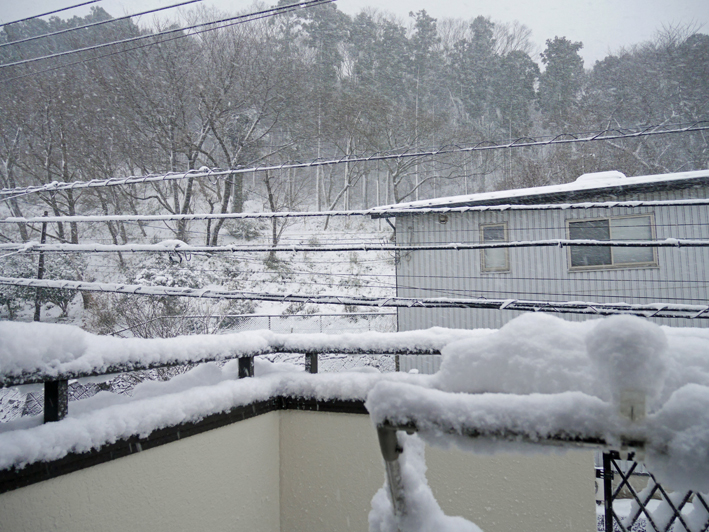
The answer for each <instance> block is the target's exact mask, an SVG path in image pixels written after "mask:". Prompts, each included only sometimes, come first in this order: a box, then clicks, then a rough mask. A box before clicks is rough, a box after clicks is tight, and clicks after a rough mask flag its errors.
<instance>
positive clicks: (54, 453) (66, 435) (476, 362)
mask: <svg viewBox="0 0 709 532" xmlns="http://www.w3.org/2000/svg"><path fill="white" fill-rule="evenodd" d="M275 348H278V349H283V350H286V351H287V350H288V349H294V350H320V351H327V349H333V350H337V351H343V352H347V351H348V350H350V351H355V350H358V349H364V350H368V351H371V352H386V351H388V350H392V349H399V350H401V349H404V350H405V349H413V348H419V349H421V348H425V349H440V350H441V352H442V354H443V362H442V364H441V369H440V371H439V372H438V373H437V374H435V375H419V374H415V373H379V372H377V371H372V370H370V371H350V372H342V373H328V374H318V375H311V374H308V373H305V372H303V371H302V367H299V366H296V365H293V364H274V363H272V362H269V361H268V360H261V359H259V358H257V359H256V361H255V362H256V363H255V368H256V376H255V377H254V378H249V379H237V378H236V377H237V373H238V363H237V361H236V360H232V361H230V362H227V363H226V364H224V365H223V367H220V366H219V365H218V364H216V363H214V362H209V363H205V364H202V365H200V366H197V367H195V368H194V369H192V370H190V371H189V372H187V373H185V374H182V375H180V376H178V377H175V378H174V379H172V380H171V381H168V382H144V383H141V384H139V385H138V386H136V388H135V390H134V394H133V396H132V397H128V396H122V395H114V394H110V393H107V392H100V393H98V394H97V395H95V396H94V397H91V398H89V399H84V400H82V401H77V402H73V403H72V404H71V407H70V411H69V415H68V417H67V418H66V419H64V420H62V421H61V422H58V423H51V424H46V425H42V424H41V420H40V418H39V417H34V418H21V419H17V420H14V421H10V422H7V423H3V424H2V425H0V469H5V468H8V467H11V466H13V465H14V466H19V467H21V466H23V465H25V464H28V463H33V462H36V461H49V460H54V459H58V458H61V457H63V456H66V454H67V453H70V452H84V451H88V450H90V449H94V448H97V447H100V446H101V445H104V444H106V443H111V442H115V441H117V440H119V439H122V438H127V437H129V436H132V435H135V434H137V435H140V436H146V435H148V434H149V433H151V432H152V431H154V430H156V429H159V428H163V427H167V426H174V425H177V424H180V423H185V422H191V421H192V422H193V421H198V420H200V419H202V418H204V417H205V416H208V415H211V414H214V413H218V412H224V411H227V410H229V409H231V408H234V407H236V406H240V405H246V404H249V403H252V402H254V401H260V400H267V399H269V398H270V397H274V396H290V397H304V398H313V399H318V400H331V399H340V400H353V399H358V400H364V399H366V403H365V404H366V407H367V409H368V410H369V412H370V415H371V418H372V421H373V422H374V423H380V422H382V421H384V420H385V419H386V420H389V421H391V422H394V423H402V424H403V423H409V422H413V423H415V425H416V426H417V428H418V430H419V435H420V437H421V438H422V439H423V440H424V441H426V442H427V443H432V444H435V445H444V446H448V445H450V444H451V443H455V444H456V445H459V446H461V447H463V448H466V449H473V450H475V451H478V452H499V451H501V450H508V451H517V452H519V451H521V452H525V453H526V452H539V451H540V449H542V446H539V445H537V444H536V443H535V442H539V441H543V440H545V439H548V438H557V439H558V438H560V437H561V438H566V439H567V440H568V439H573V438H580V439H589V438H598V439H602V440H605V441H607V442H609V443H610V444H612V445H614V446H615V447H616V448H619V447H620V445H621V444H622V442H623V441H628V440H632V441H644V442H645V448H644V451H645V457H646V459H645V464H646V466H647V468H648V469H649V470H650V471H652V472H653V473H654V474H655V475H656V476H657V477H658V479H659V480H660V481H661V482H662V483H663V484H666V485H667V486H669V487H671V488H675V489H684V490H690V489H691V490H695V491H702V492H707V491H709V356H707V354H708V353H709V331H707V330H703V329H679V328H671V327H660V326H657V325H655V324H652V323H651V322H649V321H647V320H644V319H642V318H638V317H633V316H614V317H610V318H605V319H598V320H589V321H586V322H567V321H564V320H562V319H560V318H557V317H554V316H551V315H548V314H541V313H540V314H535V313H531V314H526V315H522V316H520V317H518V318H516V319H514V320H512V321H510V322H509V323H508V324H507V325H505V326H504V327H502V328H501V329H499V330H496V331H489V330H478V331H456V330H449V329H441V328H435V329H430V330H427V331H415V332H406V333H374V332H371V333H358V334H334V335H327V334H314V335H305V334H276V333H272V332H270V331H249V332H245V333H238V334H224V335H205V336H188V337H178V338H172V339H155V340H139V339H118V338H110V337H109V338H107V337H100V336H96V335H92V334H89V333H86V332H84V331H82V330H80V329H78V328H76V327H72V326H62V325H51V324H39V323H33V324H27V323H14V322H13V323H10V322H0V374H2V375H4V376H6V375H17V374H22V373H37V372H40V373H46V374H55V375H57V374H59V373H60V372H66V371H78V372H93V371H102V370H104V369H106V368H109V367H111V366H112V365H115V364H119V363H120V364H130V363H135V362H141V363H148V362H153V363H155V362H160V363H164V362H166V361H187V360H193V361H199V360H201V359H205V358H209V357H212V358H220V357H222V358H224V357H229V356H243V355H246V354H255V353H258V352H265V351H267V350H269V349H275ZM627 390H631V391H633V392H634V393H635V395H634V396H632V397H631V401H637V400H639V399H638V397H640V400H641V402H642V403H643V405H642V406H643V409H644V410H643V413H644V414H645V415H644V416H636V417H633V416H628V415H625V414H624V412H623V408H624V403H623V397H622V396H623V393H624V391H627ZM471 432H472V433H474V434H475V435H476V436H477V437H476V438H469V437H468V435H469V434H470V433H471ZM412 442H413V443H412ZM416 442H417V440H416V439H407V440H406V445H405V448H406V452H405V453H404V456H405V457H404V459H403V461H402V464H404V471H405V472H406V473H405V474H404V482H405V483H406V485H407V486H409V488H407V490H409V491H407V497H409V499H408V500H409V501H410V504H411V505H413V506H412V508H413V510H412V512H413V513H412V514H411V515H417V516H419V517H418V518H417V520H416V523H418V524H419V525H416V526H421V527H424V528H421V530H424V529H436V530H448V529H449V530H454V529H455V530H476V528H473V527H474V525H472V524H470V523H467V522H463V521H461V520H458V519H455V518H447V517H445V516H443V514H442V513H440V508H438V509H436V508H437V506H436V505H435V504H434V503H435V501H432V499H431V498H430V497H429V495H428V493H429V491H430V490H428V488H427V486H426V484H425V475H424V473H423V472H425V466H424V465H423V458H422V455H421V454H420V453H419V451H420V448H419V447H420V444H419V443H416ZM417 449H419V450H417ZM409 451H411V452H410V453H409ZM407 453H408V454H407ZM417 453H419V454H417ZM417 456H418V457H417ZM406 479H408V480H406ZM385 487H386V486H385ZM427 490H428V491H427ZM386 497H387V495H386V490H384V492H380V493H379V494H378V495H377V496H376V497H375V499H374V501H373V509H372V514H371V515H370V523H373V524H372V527H373V528H372V529H373V530H381V531H384V530H390V529H392V528H391V526H393V525H392V524H391V523H392V521H391V519H390V517H391V515H390V516H389V517H387V515H389V514H387V513H386V512H390V513H391V510H390V506H389V505H387V504H386V503H387V501H386ZM412 519H413V517H412ZM412 526H414V525H412ZM426 527H429V528H426ZM446 527H448V528H446ZM414 529H416V528H414Z"/></svg>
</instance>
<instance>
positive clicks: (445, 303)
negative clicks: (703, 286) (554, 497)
mask: <svg viewBox="0 0 709 532" xmlns="http://www.w3.org/2000/svg"><path fill="white" fill-rule="evenodd" d="M0 285H10V286H25V287H29V288H51V289H62V290H78V291H82V292H104V293H115V294H127V295H139V296H163V297H165V296H167V297H191V298H200V299H236V300H251V301H273V302H279V303H289V302H291V303H303V304H319V305H350V306H363V307H379V308H402V309H403V308H487V309H494V310H517V311H524V312H560V313H571V314H586V315H596V316H609V315H616V314H633V315H637V316H643V317H646V318H651V317H654V318H688V319H707V318H709V305H681V304H670V303H661V302H658V303H648V304H642V305H634V304H629V303H600V302H587V301H548V300H547V301H544V300H526V299H487V298H407V297H366V296H339V295H313V296H308V295H299V294H274V293H263V292H246V291H237V290H225V289H221V288H214V287H213V288H183V287H166V286H145V285H130V284H117V283H90V282H83V281H65V280H61V281H50V280H45V279H22V278H14V277H0Z"/></svg>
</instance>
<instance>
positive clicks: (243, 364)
mask: <svg viewBox="0 0 709 532" xmlns="http://www.w3.org/2000/svg"><path fill="white" fill-rule="evenodd" d="M253 376H254V357H242V358H240V359H239V378H240V379H243V378H245V377H253Z"/></svg>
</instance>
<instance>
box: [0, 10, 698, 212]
mask: <svg viewBox="0 0 709 532" xmlns="http://www.w3.org/2000/svg"><path fill="white" fill-rule="evenodd" d="M327 1H331V0H327ZM672 128H674V129H672ZM696 131H709V120H700V121H696V122H692V123H688V125H685V126H682V124H672V125H670V126H668V125H652V126H645V127H638V128H627V129H625V130H618V129H605V130H603V131H598V132H594V133H587V134H585V135H582V136H577V135H576V134H570V133H562V134H560V135H556V136H555V137H553V138H548V137H537V139H533V138H531V137H520V138H517V139H515V140H512V141H509V140H504V141H498V142H492V141H481V142H478V143H477V144H475V145H472V146H458V145H455V146H443V147H440V148H435V149H431V150H426V151H415V152H410V151H401V152H396V153H383V154H382V153H376V154H372V155H345V156H343V157H341V158H339V159H331V160H325V161H323V160H320V159H316V160H314V161H311V162H295V163H282V164H275V165H269V166H258V167H251V168H231V169H226V170H225V169H216V168H215V169H206V170H202V169H200V170H190V171H187V172H171V173H167V174H149V175H144V176H130V177H123V178H117V177H111V178H108V179H93V180H91V181H73V182H70V183H66V182H60V181H54V182H52V183H48V184H46V185H41V186H31V187H19V188H14V189H2V190H0V195H2V196H11V198H8V199H12V198H14V197H20V196H22V195H25V194H32V193H37V192H53V191H59V190H67V189H80V188H100V187H110V186H120V185H135V184H143V183H155V182H160V181H177V180H182V179H189V178H205V177H206V178H220V177H226V176H231V175H236V174H245V173H252V172H264V171H275V170H288V169H298V168H314V167H318V166H332V165H336V164H346V163H349V164H351V163H358V162H362V163H367V162H377V161H385V160H390V159H407V158H413V157H434V156H437V155H448V154H452V153H472V152H480V151H491V150H500V149H512V148H529V147H540V146H552V145H558V144H575V143H584V142H595V141H602V140H619V139H633V138H641V137H650V136H656V135H670V134H677V133H690V132H696ZM539 139H547V140H539ZM619 184H620V183H619ZM412 211H413V209H412ZM331 214H332V213H331Z"/></svg>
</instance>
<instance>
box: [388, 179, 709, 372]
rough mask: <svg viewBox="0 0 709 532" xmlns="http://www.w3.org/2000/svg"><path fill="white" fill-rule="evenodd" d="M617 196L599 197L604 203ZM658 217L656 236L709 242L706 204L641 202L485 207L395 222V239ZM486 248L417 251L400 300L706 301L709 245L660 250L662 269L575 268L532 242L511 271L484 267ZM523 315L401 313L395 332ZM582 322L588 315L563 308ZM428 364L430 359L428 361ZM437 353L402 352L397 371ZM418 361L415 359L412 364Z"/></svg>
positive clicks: (475, 238)
mask: <svg viewBox="0 0 709 532" xmlns="http://www.w3.org/2000/svg"><path fill="white" fill-rule="evenodd" d="M708 193H709V190H708V189H707V187H695V188H692V189H684V190H678V191H662V192H658V193H655V194H642V195H639V194H638V195H632V196H628V197H624V198H622V199H623V200H625V199H632V200H658V199H660V200H672V199H688V198H696V197H708V196H707V194H708ZM611 199H620V198H600V199H599V201H605V200H611ZM648 213H654V218H655V231H656V238H657V239H658V240H663V239H666V238H681V239H709V208H708V207H706V206H690V207H641V208H627V207H624V208H618V207H616V208H610V209H608V208H598V209H587V210H576V209H574V210H548V211H507V212H505V211H502V212H500V211H489V212H467V213H449V214H448V215H447V216H448V218H447V222H446V223H440V221H439V215H437V214H430V215H415V216H410V217H400V218H398V219H397V242H399V243H406V244H428V243H450V242H466V243H469V242H479V241H480V231H479V226H480V225H481V224H491V223H502V222H506V223H507V224H508V232H509V239H510V240H511V241H522V240H541V239H563V238H568V236H567V234H566V221H567V220H569V219H584V218H606V217H613V216H627V215H638V214H648ZM480 254H481V252H480V250H460V251H455V250H450V251H449V250H444V251H412V252H406V253H402V254H401V256H400V257H399V260H398V263H397V286H398V295H399V296H401V297H413V298H416V297H487V298H491V299H500V298H501V299H508V298H514V299H534V300H542V301H570V300H580V301H596V302H601V303H603V302H620V301H624V302H627V303H635V304H639V303H650V302H668V303H688V304H704V303H707V302H708V301H709V289H708V286H709V278H708V277H709V275H708V273H707V266H708V265H709V248H659V249H657V259H658V266H657V267H643V268H616V269H606V270H594V271H588V270H587V271H570V270H569V265H568V258H567V257H568V248H556V247H527V248H514V249H510V250H509V257H510V270H509V272H481V256H480ZM519 314H520V312H518V311H508V310H502V311H499V310H491V309H425V308H406V309H400V310H399V315H398V320H399V330H400V331H407V330H415V329H426V328H429V327H433V326H442V327H450V328H499V327H501V326H502V325H504V323H506V322H507V321H509V320H511V319H513V318H514V317H516V316H518V315H519ZM560 316H563V317H564V319H568V320H586V319H589V316H587V315H580V314H563V315H560ZM654 321H656V322H658V323H662V324H666V325H673V326H682V327H706V326H709V323H708V321H709V320H690V319H654ZM429 358H430V359H431V360H428V359H429ZM437 358H438V357H401V359H400V368H401V370H403V371H406V370H408V369H411V368H414V367H415V368H417V369H419V370H420V371H426V372H430V371H432V370H436V369H437V367H438V366H437V364H439V361H438V360H437ZM416 361H418V362H416Z"/></svg>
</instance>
